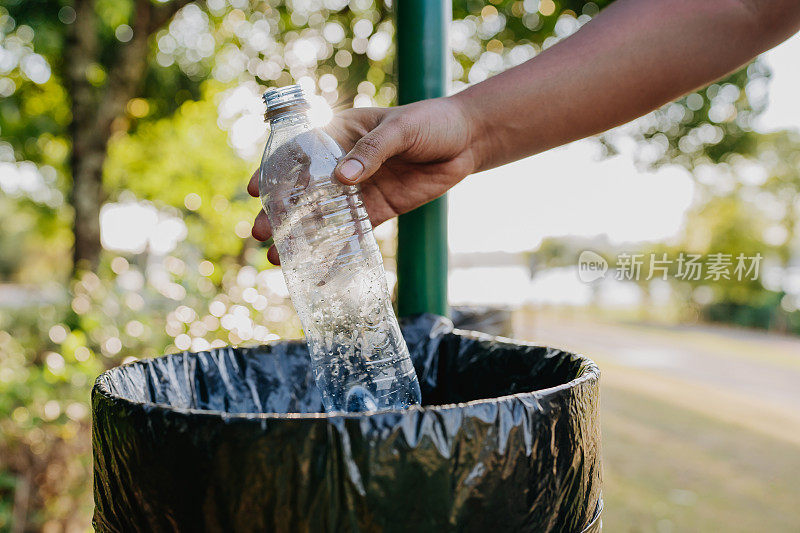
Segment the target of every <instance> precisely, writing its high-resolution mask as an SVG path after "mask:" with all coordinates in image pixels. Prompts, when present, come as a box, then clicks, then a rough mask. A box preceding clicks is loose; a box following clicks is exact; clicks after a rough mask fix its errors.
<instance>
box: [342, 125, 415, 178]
mask: <svg viewBox="0 0 800 533" xmlns="http://www.w3.org/2000/svg"><path fill="white" fill-rule="evenodd" d="M406 139H407V136H406V135H405V132H404V129H403V128H402V127H401V126H400V125H399V124H398V123H397V122H385V123H382V124H379V125H378V126H377V127H376V128H375V129H373V130H372V131H370V132H369V133H367V134H366V135H364V136H363V137H362V138H361V139H360V140H359V141H358V142H357V143H356V144H355V146H353V149H352V150H350V152H349V153H348V154H347V155H346V156H344V157H343V158H342V160H341V161H340V162H339V164H338V166H337V167H336V170H335V171H334V174H335V176H336V178H337V179H338V180H339V181H341V182H342V183H345V184H347V185H352V184H355V183H359V182H362V181H364V180H366V179H367V178H369V177H370V176H372V175H373V174H374V173H375V172H376V171H377V170H378V169H379V168H380V166H381V165H382V164H383V163H384V162H385V161H386V160H387V159H389V158H390V157H392V156H394V155H397V154H399V153H401V152H403V151H404V150H405V149H406V148H407V146H406V144H407V143H406Z"/></svg>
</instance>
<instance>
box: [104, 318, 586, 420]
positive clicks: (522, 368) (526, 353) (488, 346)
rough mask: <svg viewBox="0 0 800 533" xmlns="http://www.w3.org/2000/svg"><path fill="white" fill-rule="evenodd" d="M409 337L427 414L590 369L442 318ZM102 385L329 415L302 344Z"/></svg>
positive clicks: (113, 377) (176, 358)
mask: <svg viewBox="0 0 800 533" xmlns="http://www.w3.org/2000/svg"><path fill="white" fill-rule="evenodd" d="M429 332H433V334H432V335H431V334H428V333H429ZM404 334H405V336H406V338H407V341H408V345H409V350H410V353H411V358H412V360H413V361H414V366H415V368H416V370H417V374H418V376H419V379H420V387H421V389H422V405H423V407H430V406H442V405H451V404H459V403H466V402H472V401H478V400H496V399H497V398H499V397H503V396H509V395H513V394H517V393H524V392H535V391H542V390H545V389H551V388H554V387H559V386H566V385H567V384H569V383H570V382H571V381H573V380H575V379H577V378H579V377H580V376H581V375H582V374H583V373H584V371H586V370H589V367H588V365H586V360H585V359H584V358H582V357H580V356H576V355H573V354H569V353H567V352H564V351H562V350H559V349H556V348H545V347H540V346H535V345H533V344H525V343H520V342H516V341H510V340H508V341H505V340H502V339H499V338H496V337H491V336H489V335H483V334H479V333H472V332H464V331H459V330H453V329H452V327H450V326H449V324H448V322H447V321H446V320H443V319H440V318H439V317H436V318H435V319H434V318H431V319H430V320H423V321H422V323H420V322H415V323H414V324H413V327H406V328H404ZM99 386H100V389H101V390H102V391H103V392H104V393H107V394H109V395H110V396H112V397H119V398H122V399H125V400H129V401H132V402H136V403H147V404H156V405H160V406H164V407H172V408H178V409H197V410H202V411H217V412H223V413H238V414H256V413H264V414H302V413H314V414H321V415H324V414H326V413H325V410H324V408H323V406H322V400H321V397H320V395H319V391H318V390H317V388H316V385H315V383H314V378H313V375H312V373H311V364H310V361H309V358H308V350H307V348H306V345H305V343H304V342H302V341H289V342H281V343H276V344H272V345H264V346H257V347H252V348H223V349H217V350H211V351H206V352H199V353H197V354H188V353H180V354H173V355H171V356H168V357H160V358H157V359H153V360H147V361H139V362H135V363H132V364H130V365H127V366H123V367H118V368H115V369H112V370H110V371H109V372H107V373H106V374H104V376H103V377H102V379H101V380H100V382H99Z"/></svg>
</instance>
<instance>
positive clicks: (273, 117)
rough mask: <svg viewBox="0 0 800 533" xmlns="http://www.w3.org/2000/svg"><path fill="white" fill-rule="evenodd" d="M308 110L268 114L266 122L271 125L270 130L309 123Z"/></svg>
mask: <svg viewBox="0 0 800 533" xmlns="http://www.w3.org/2000/svg"><path fill="white" fill-rule="evenodd" d="M306 111H307V110H306V108H302V109H286V110H283V111H280V112H278V113H274V114H267V115H266V116H265V117H264V120H265V121H266V122H267V123H268V124H269V127H270V129H274V128H276V127H280V126H293V125H296V124H302V123H304V122H309V120H308V115H307V114H306Z"/></svg>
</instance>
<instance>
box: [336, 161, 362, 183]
mask: <svg viewBox="0 0 800 533" xmlns="http://www.w3.org/2000/svg"><path fill="white" fill-rule="evenodd" d="M363 171H364V165H362V164H361V161H359V160H358V159H348V160H347V161H345V162H344V163H342V165H341V166H340V167H339V172H340V173H341V175H342V177H343V178H344V179H346V180H347V181H356V179H358V176H359V174H361V173H362V172H363Z"/></svg>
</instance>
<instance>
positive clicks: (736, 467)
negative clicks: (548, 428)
mask: <svg viewBox="0 0 800 533" xmlns="http://www.w3.org/2000/svg"><path fill="white" fill-rule="evenodd" d="M515 318H516V323H515V335H516V336H518V337H519V338H524V339H529V340H534V341H536V342H541V343H543V344H549V345H554V346H566V347H567V348H568V349H572V350H575V351H578V352H582V353H585V354H587V355H589V356H590V357H591V358H593V359H594V360H595V361H596V362H597V363H598V364H599V365H600V368H601V370H602V378H601V425H602V431H603V468H604V484H603V494H604V498H605V510H604V512H603V525H604V530H605V531H611V532H614V533H617V532H637V533H638V532H648V533H649V532H657V533H662V532H716V531H726V532H747V533H750V532H756V531H757V532H761V531H769V532H773V533H781V532H792V533H798V532H800V409H799V408H798V407H800V384H798V385H797V386H796V387H795V386H793V383H800V372H798V369H800V340H798V339H796V338H791V337H785V336H780V335H766V334H764V333H763V332H748V331H746V330H733V329H730V328H716V327H707V326H699V327H698V326H681V327H675V326H672V325H670V324H666V323H665V324H654V323H649V324H641V323H631V322H628V320H630V318H629V317H623V318H622V320H625V322H623V321H620V317H612V316H608V315H604V316H603V317H602V318H598V317H596V316H595V317H592V316H588V315H585V314H580V313H564V312H553V311H547V310H544V311H541V312H536V313H530V312H529V311H528V312H526V311H525V310H523V311H522V312H521V313H518V314H517V315H516V317H515ZM648 348H653V349H654V350H655V351H656V354H657V353H658V350H662V351H663V350H666V351H667V352H668V353H670V354H673V355H675V356H676V357H675V358H674V359H673V360H671V361H668V363H669V364H668V365H667V366H666V367H659V366H657V365H648V364H646V363H647V362H648V361H647V358H648V357H650V356H651V354H652V351H651V352H650V353H648ZM637 350H638V352H637ZM626 351H627V352H628V353H627V354H625V352H626ZM631 353H633V355H631ZM621 354H625V356H624V357H620V355H621ZM726 362H730V363H731V364H730V366H726ZM715 365H716V366H715ZM767 378H769V379H767ZM772 378H780V379H776V380H774V381H770V380H771V379H772ZM793 380H794V381H793ZM770 383H771V384H772V386H771V388H770V389H769V390H765V389H764V387H770ZM767 393H772V394H767Z"/></svg>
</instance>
